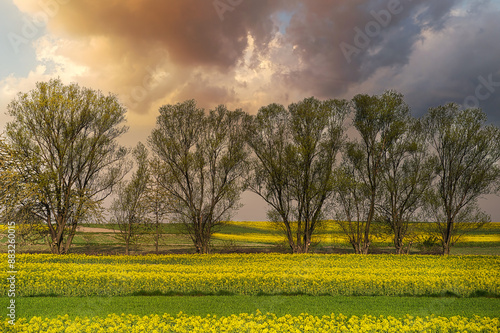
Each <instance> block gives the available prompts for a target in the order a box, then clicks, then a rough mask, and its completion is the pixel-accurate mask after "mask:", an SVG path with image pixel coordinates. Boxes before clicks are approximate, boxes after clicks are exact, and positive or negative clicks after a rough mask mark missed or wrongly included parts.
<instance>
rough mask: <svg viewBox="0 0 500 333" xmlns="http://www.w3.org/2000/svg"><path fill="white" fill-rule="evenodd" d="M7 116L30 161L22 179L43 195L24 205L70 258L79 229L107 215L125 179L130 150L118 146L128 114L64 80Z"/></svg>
mask: <svg viewBox="0 0 500 333" xmlns="http://www.w3.org/2000/svg"><path fill="white" fill-rule="evenodd" d="M7 109H8V112H9V114H10V115H11V116H12V117H13V118H14V121H12V122H10V123H8V124H7V131H6V137H7V140H8V143H9V144H10V145H11V147H12V149H13V151H14V152H15V155H16V158H20V159H22V160H23V163H20V164H18V165H20V166H21V168H20V169H19V170H17V172H18V173H19V174H20V175H22V176H23V179H25V180H28V181H29V182H30V183H31V185H33V186H35V187H36V188H37V190H36V195H34V196H30V197H29V198H26V199H25V200H23V201H24V202H23V201H22V202H21V203H20V204H21V205H25V206H26V207H30V209H31V210H32V213H33V214H34V215H36V216H37V217H38V218H39V219H41V220H43V221H44V223H45V224H46V226H47V227H48V229H49V236H50V244H49V245H50V248H51V251H52V253H59V254H62V253H67V252H68V251H69V249H70V246H71V243H72V240H73V237H74V235H75V232H76V227H77V225H78V223H79V222H81V221H82V220H84V219H86V218H89V217H90V216H96V215H98V214H99V213H100V209H99V208H100V205H99V204H100V202H102V200H104V199H105V198H106V197H107V196H108V195H109V194H110V193H111V191H112V189H113V187H114V185H115V184H116V183H117V182H118V181H119V180H120V179H121V178H122V177H123V176H124V174H125V167H124V164H123V158H124V156H125V155H126V153H127V150H126V149H125V148H123V147H120V146H119V145H118V144H117V143H116V139H117V138H118V137H119V136H120V135H121V134H123V133H124V132H125V131H126V130H127V128H126V127H125V126H122V123H123V122H124V120H125V117H124V114H125V109H124V108H123V107H122V106H121V104H120V103H119V102H118V100H117V98H116V97H115V96H113V95H108V96H104V95H103V94H102V93H101V92H99V91H94V90H91V89H87V88H80V87H79V86H78V85H77V84H70V85H67V86H65V85H63V84H62V83H61V81H60V80H51V81H49V82H42V83H37V86H36V89H34V90H32V91H30V92H28V93H20V94H19V95H18V97H17V98H16V99H15V100H13V101H12V102H11V103H10V104H9V106H8V107H7Z"/></svg>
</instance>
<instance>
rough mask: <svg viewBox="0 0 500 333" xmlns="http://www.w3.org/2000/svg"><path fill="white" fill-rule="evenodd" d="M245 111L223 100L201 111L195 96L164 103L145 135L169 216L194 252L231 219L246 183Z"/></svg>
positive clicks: (204, 247)
mask: <svg viewBox="0 0 500 333" xmlns="http://www.w3.org/2000/svg"><path fill="white" fill-rule="evenodd" d="M243 115H244V113H243V112H242V111H239V110H238V111H229V110H227V109H226V107H225V106H223V105H219V106H218V107H216V108H215V109H214V110H210V112H209V113H208V115H205V113H204V110H203V109H199V108H197V107H196V102H195V101H194V100H189V101H185V102H184V103H179V104H176V105H165V106H162V107H161V108H160V115H159V116H158V119H157V126H156V128H155V129H154V130H153V132H152V133H151V136H150V138H149V144H150V146H151V148H152V150H153V152H154V154H155V157H156V161H157V165H158V166H159V170H157V172H158V173H159V177H160V178H159V179H160V186H161V187H162V188H163V189H164V190H165V191H166V193H167V194H168V195H169V197H170V198H171V199H172V207H171V208H172V215H173V216H174V217H175V219H176V220H177V221H178V222H181V223H183V225H184V227H185V230H186V232H187V234H189V236H190V237H191V240H192V241H193V244H194V246H195V247H196V251H197V252H198V253H208V252H209V250H210V240H211V237H212V234H213V233H214V232H215V231H216V230H217V229H216V228H217V227H218V226H221V225H222V224H223V223H224V221H227V220H228V219H229V218H230V213H231V212H232V210H234V209H235V208H236V207H237V204H238V202H239V197H240V195H241V193H242V192H243V190H244V188H245V184H244V182H243V181H242V180H243V176H244V175H245V174H246V173H247V170H248V168H247V163H246V159H247V155H248V153H247V149H246V147H245V140H244V136H243V135H242V120H243Z"/></svg>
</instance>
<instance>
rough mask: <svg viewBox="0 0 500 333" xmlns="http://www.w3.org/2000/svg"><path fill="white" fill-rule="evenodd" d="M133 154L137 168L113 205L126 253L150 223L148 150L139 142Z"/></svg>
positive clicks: (112, 208) (115, 219)
mask: <svg viewBox="0 0 500 333" xmlns="http://www.w3.org/2000/svg"><path fill="white" fill-rule="evenodd" d="M132 154H133V156H134V159H135V162H136V167H137V170H136V171H135V172H134V174H133V175H132V179H130V181H128V182H125V183H124V184H121V186H119V187H118V193H117V194H118V196H117V198H116V199H115V200H114V201H113V203H112V205H111V210H112V212H113V218H112V222H113V223H117V224H118V230H119V233H118V234H117V237H118V238H119V239H122V240H123V241H124V242H125V254H126V255H128V254H129V253H130V245H131V244H135V243H136V242H137V241H138V240H139V238H140V236H141V235H142V234H143V233H144V232H145V231H146V227H147V224H148V207H147V203H146V199H147V197H146V191H147V186H148V182H149V178H150V175H149V174H150V170H149V161H148V151H147V149H146V147H145V146H144V145H143V144H142V143H141V142H139V143H138V144H137V146H136V147H135V148H134V150H133V152H132Z"/></svg>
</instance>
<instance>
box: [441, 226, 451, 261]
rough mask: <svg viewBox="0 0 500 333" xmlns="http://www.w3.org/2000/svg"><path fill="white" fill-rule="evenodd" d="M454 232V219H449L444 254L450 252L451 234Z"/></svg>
mask: <svg viewBox="0 0 500 333" xmlns="http://www.w3.org/2000/svg"><path fill="white" fill-rule="evenodd" d="M452 232H453V221H448V223H447V225H446V231H445V234H444V237H443V238H444V239H443V255H449V254H450V247H451V234H452Z"/></svg>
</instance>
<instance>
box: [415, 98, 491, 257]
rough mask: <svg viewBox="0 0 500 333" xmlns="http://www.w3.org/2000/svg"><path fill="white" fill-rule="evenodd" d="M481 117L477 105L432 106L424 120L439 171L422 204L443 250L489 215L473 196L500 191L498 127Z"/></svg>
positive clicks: (446, 252)
mask: <svg viewBox="0 0 500 333" xmlns="http://www.w3.org/2000/svg"><path fill="white" fill-rule="evenodd" d="M485 121H486V115H485V114H484V113H483V112H482V111H481V110H479V109H465V110H460V108H459V106H458V105H457V104H447V105H445V106H440V107H436V108H431V109H430V110H429V112H428V114H427V115H426V117H425V119H424V126H425V128H427V131H428V135H429V144H430V146H431V147H432V149H433V150H434V151H435V159H434V168H435V172H436V175H437V179H436V183H435V184H434V186H433V188H432V189H431V191H429V192H428V194H427V197H426V202H427V206H426V207H427V212H428V214H429V216H430V217H431V218H432V219H433V220H434V221H435V222H436V229H437V232H438V234H439V236H440V240H441V244H442V248H443V253H444V254H449V252H450V246H452V245H453V244H454V243H455V242H456V241H457V240H458V239H459V237H460V235H462V234H463V233H464V232H465V231H467V230H468V229H471V228H472V229H475V228H478V227H480V226H481V225H482V224H484V223H486V222H489V220H490V218H489V216H487V215H486V214H485V213H484V212H482V211H481V210H480V209H479V208H478V206H477V200H478V198H479V197H480V196H482V195H486V194H490V193H498V190H499V188H498V184H499V182H500V166H499V165H498V162H499V161H500V128H498V127H495V126H493V125H485ZM472 222H475V224H474V223H472Z"/></svg>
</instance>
